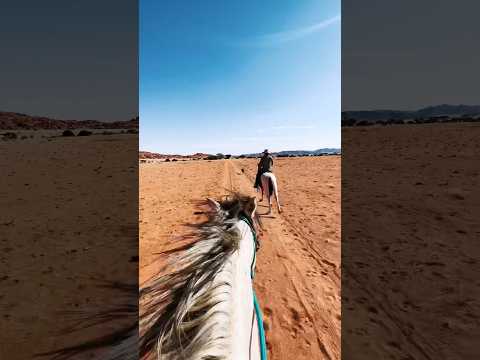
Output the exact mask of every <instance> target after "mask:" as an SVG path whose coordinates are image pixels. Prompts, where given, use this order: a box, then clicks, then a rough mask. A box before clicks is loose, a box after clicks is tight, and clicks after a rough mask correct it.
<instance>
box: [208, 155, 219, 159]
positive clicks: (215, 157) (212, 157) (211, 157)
mask: <svg viewBox="0 0 480 360" xmlns="http://www.w3.org/2000/svg"><path fill="white" fill-rule="evenodd" d="M206 159H207V160H217V159H218V157H217V155H208V156H207V157H206Z"/></svg>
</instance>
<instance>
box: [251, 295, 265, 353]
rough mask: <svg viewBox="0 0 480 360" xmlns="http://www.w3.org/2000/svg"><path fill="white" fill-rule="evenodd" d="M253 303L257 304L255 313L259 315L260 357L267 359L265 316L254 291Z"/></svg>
mask: <svg viewBox="0 0 480 360" xmlns="http://www.w3.org/2000/svg"><path fill="white" fill-rule="evenodd" d="M253 305H254V306H255V314H256V315H257V325H258V335H259V336H260V359H262V360H267V344H266V341H265V331H264V329H263V320H262V319H263V317H262V311H261V310H260V305H259V304H258V300H257V296H256V295H255V291H253Z"/></svg>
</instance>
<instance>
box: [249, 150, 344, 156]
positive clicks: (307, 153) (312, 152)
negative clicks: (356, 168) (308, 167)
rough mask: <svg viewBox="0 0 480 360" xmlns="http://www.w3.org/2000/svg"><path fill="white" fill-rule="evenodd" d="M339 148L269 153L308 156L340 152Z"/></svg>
mask: <svg viewBox="0 0 480 360" xmlns="http://www.w3.org/2000/svg"><path fill="white" fill-rule="evenodd" d="M340 153H341V150H340V149H339V148H322V149H318V150H284V151H278V152H273V153H271V155H273V156H280V157H284V156H310V155H327V154H340ZM241 156H245V157H260V156H262V153H254V154H243V155H241Z"/></svg>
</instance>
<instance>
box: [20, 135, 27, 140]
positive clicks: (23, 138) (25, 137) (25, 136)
mask: <svg viewBox="0 0 480 360" xmlns="http://www.w3.org/2000/svg"><path fill="white" fill-rule="evenodd" d="M20 139H22V140H25V139H28V136H27V135H22V137H21V138H20Z"/></svg>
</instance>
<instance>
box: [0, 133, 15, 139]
mask: <svg viewBox="0 0 480 360" xmlns="http://www.w3.org/2000/svg"><path fill="white" fill-rule="evenodd" d="M16 138H17V134H16V133H14V132H6V133H3V140H15V139H16Z"/></svg>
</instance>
